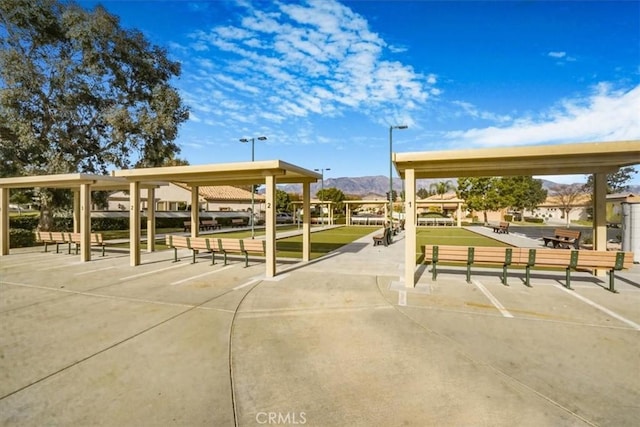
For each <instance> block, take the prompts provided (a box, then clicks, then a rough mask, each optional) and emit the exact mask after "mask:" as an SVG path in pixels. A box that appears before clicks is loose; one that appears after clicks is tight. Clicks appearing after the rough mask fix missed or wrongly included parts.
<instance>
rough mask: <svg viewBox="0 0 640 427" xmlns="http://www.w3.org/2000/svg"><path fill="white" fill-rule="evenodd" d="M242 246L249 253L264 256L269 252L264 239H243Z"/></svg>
mask: <svg viewBox="0 0 640 427" xmlns="http://www.w3.org/2000/svg"><path fill="white" fill-rule="evenodd" d="M242 246H243V247H244V250H245V251H247V252H256V253H261V254H264V253H265V252H266V251H267V246H266V242H265V241H264V240H262V239H243V240H242Z"/></svg>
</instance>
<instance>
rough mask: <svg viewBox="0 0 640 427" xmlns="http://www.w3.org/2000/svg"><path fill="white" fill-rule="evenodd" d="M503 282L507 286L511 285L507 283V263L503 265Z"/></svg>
mask: <svg viewBox="0 0 640 427" xmlns="http://www.w3.org/2000/svg"><path fill="white" fill-rule="evenodd" d="M502 284H503V285H505V286H509V284H508V283H507V266H506V265H503V266H502Z"/></svg>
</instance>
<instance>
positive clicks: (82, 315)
mask: <svg viewBox="0 0 640 427" xmlns="http://www.w3.org/2000/svg"><path fill="white" fill-rule="evenodd" d="M376 233H377V232H376ZM376 233H372V234H370V235H368V236H365V237H362V238H360V239H358V240H356V241H355V242H353V243H351V244H349V245H346V246H344V247H342V248H341V249H340V250H338V251H336V252H332V253H329V254H327V255H326V256H324V257H322V258H320V259H318V260H315V261H312V262H310V263H300V262H297V263H296V264H295V265H291V264H290V263H279V265H278V269H279V274H278V275H277V276H276V277H274V278H271V279H267V278H265V277H264V264H263V263H261V262H255V261H254V262H251V263H250V266H249V267H248V268H244V262H242V261H239V260H235V261H231V262H230V264H229V265H227V266H224V265H223V263H216V265H214V266H212V265H211V264H210V262H209V257H208V256H206V255H205V256H203V257H201V258H198V262H197V263H196V264H191V263H190V255H189V251H186V250H185V251H179V257H181V258H182V260H181V262H177V263H173V262H172V261H173V251H160V252H155V253H143V254H142V255H141V256H142V260H143V263H142V265H140V266H137V267H131V266H129V265H128V259H127V257H126V256H122V255H113V254H109V255H108V256H106V257H104V258H102V257H99V258H98V259H96V260H94V261H92V262H89V263H80V262H77V260H76V258H75V257H73V256H68V255H66V254H54V253H50V252H49V253H43V252H41V249H39V250H37V251H34V248H30V249H24V250H18V251H16V252H15V253H13V252H12V255H10V256H8V257H2V258H1V259H0V295H1V296H2V297H1V298H0V324H1V325H2V327H0V356H1V357H0V425H2V426H20V427H23V426H41V425H60V426H76V425H92V426H135V427H138V426H143V427H145V426H151V427H154V426H164V425H182V426H229V427H233V426H236V425H238V426H243V427H244V426H260V425H265V424H268V422H269V420H270V419H272V420H275V421H274V422H273V423H272V424H276V422H280V424H289V425H292V424H298V425H303V424H304V425H308V426H322V427H326V426H344V425H354V426H400V425H406V426H417V427H423V426H443V425H445V426H449V425H451V426H453V425H455V426H463V425H464V426H466V425H473V426H480V427H483V426H486V427H495V426H498V427H502V426H504V427H511V426H513V425H518V426H525V427H526V426H532V427H534V426H535V427H538V426H556V425H563V426H564V425H572V426H573V425H585V426H588V425H591V426H593V425H602V426H608V425H610V426H616V427H617V426H635V425H636V424H637V420H638V419H639V418H640V408H639V407H638V404H637V402H638V401H640V377H639V375H640V374H639V372H638V366H640V341H639V340H638V336H639V335H638V334H640V284H639V283H638V282H635V284H634V283H632V281H631V279H629V281H628V282H624V283H620V286H619V289H620V294H612V293H610V292H607V291H605V290H603V289H602V288H601V287H600V286H598V285H597V282H596V280H598V279H595V278H593V277H590V276H588V275H578V274H576V278H575V279H574V280H573V287H574V289H575V291H568V290H566V289H563V287H562V286H561V284H559V283H558V280H557V279H558V275H557V274H551V275H545V274H539V275H536V276H535V277H533V278H532V285H533V287H532V288H527V287H525V286H524V285H520V284H518V283H517V281H515V280H514V281H512V284H511V286H509V287H507V286H504V285H502V284H501V283H500V281H499V277H498V276H496V275H493V274H492V273H487V274H477V275H474V280H473V283H471V284H469V283H466V281H465V279H464V274H459V272H457V271H455V270H448V269H443V271H442V272H441V274H440V275H439V276H438V280H437V282H432V281H431V280H430V275H428V274H425V275H423V279H422V280H423V281H425V283H426V287H427V288H428V291H429V293H421V292H406V293H404V294H403V292H402V291H401V290H396V289H395V288H394V285H393V283H394V282H397V281H398V280H399V278H400V277H402V276H403V274H402V269H403V263H404V261H403V260H404V244H405V241H404V233H400V235H398V236H395V238H394V243H392V244H391V245H390V246H387V247H385V246H373V239H372V235H373V234H376ZM620 282H623V281H622V280H620ZM403 295H404V296H403Z"/></svg>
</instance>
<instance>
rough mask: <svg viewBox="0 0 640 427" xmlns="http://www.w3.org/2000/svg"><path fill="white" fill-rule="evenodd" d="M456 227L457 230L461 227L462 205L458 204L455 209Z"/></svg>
mask: <svg viewBox="0 0 640 427" xmlns="http://www.w3.org/2000/svg"><path fill="white" fill-rule="evenodd" d="M456 223H457V224H456V225H457V226H458V228H461V227H462V203H461V202H458V207H457V208H456Z"/></svg>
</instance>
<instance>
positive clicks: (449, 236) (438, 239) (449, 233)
mask: <svg viewBox="0 0 640 427" xmlns="http://www.w3.org/2000/svg"><path fill="white" fill-rule="evenodd" d="M416 245H417V248H418V251H419V252H420V251H421V249H420V247H421V246H423V245H454V246H498V247H500V246H509V245H507V244H506V243H502V242H499V241H498V240H493V239H490V238H488V237H485V236H481V235H480V234H476V233H474V232H472V231H468V230H465V229H463V228H456V227H432V228H419V229H418V234H417V238H416Z"/></svg>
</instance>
